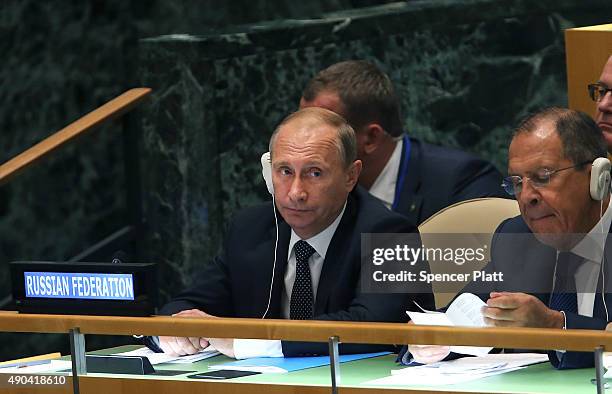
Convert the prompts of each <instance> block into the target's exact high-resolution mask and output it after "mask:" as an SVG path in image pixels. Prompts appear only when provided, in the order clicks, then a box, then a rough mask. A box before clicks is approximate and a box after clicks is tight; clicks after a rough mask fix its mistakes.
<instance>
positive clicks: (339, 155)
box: [160, 108, 433, 358]
mask: <svg viewBox="0 0 612 394" xmlns="http://www.w3.org/2000/svg"><path fill="white" fill-rule="evenodd" d="M270 154H271V162H270V164H271V177H272V184H273V190H271V192H272V193H273V196H274V203H275V205H270V204H264V205H261V206H256V207H252V208H249V209H246V210H244V211H242V212H240V213H239V214H238V215H237V216H236V218H235V219H234V221H233V222H232V225H231V227H230V229H229V233H228V235H227V237H226V242H225V245H224V249H223V252H222V253H221V255H220V256H218V257H217V258H216V259H215V260H214V261H213V262H212V263H210V264H208V265H206V266H204V267H203V268H202V271H201V273H200V275H199V277H198V278H197V279H196V280H195V281H194V286H193V287H192V288H191V289H189V290H187V291H185V292H183V293H182V294H180V295H179V296H177V297H176V298H175V299H174V300H172V301H171V302H170V303H169V304H167V305H166V306H164V307H163V308H162V311H161V312H162V313H163V314H175V315H177V316H201V317H204V318H212V317H215V316H217V317H250V318H262V317H265V318H291V319H316V320H351V321H386V322H401V321H404V320H405V317H404V316H405V310H406V309H408V308H411V309H412V308H413V305H412V302H411V301H412V299H415V300H416V301H417V302H419V303H421V302H423V303H425V304H426V305H432V304H433V297H432V295H431V293H424V294H422V295H416V296H415V295H405V294H366V293H363V292H362V291H361V288H360V274H361V258H360V254H361V249H360V247H361V234H363V233H378V232H382V233H396V232H415V231H417V230H416V228H415V227H414V226H410V225H409V224H407V223H406V221H405V219H404V218H403V217H401V216H400V215H397V214H395V213H392V212H389V211H388V210H387V209H386V208H385V207H384V206H383V205H382V204H381V203H380V202H379V201H378V200H376V199H375V198H373V197H372V196H370V195H369V194H368V193H367V192H366V191H364V190H362V189H361V188H359V187H357V188H355V185H356V184H357V179H358V177H359V173H360V171H361V162H360V161H359V160H356V158H355V156H356V141H355V135H354V131H353V129H352V128H351V127H350V126H349V125H348V124H347V123H346V121H345V120H344V119H342V117H340V116H339V115H337V114H335V113H333V112H331V111H328V110H325V109H322V108H309V109H305V110H301V111H298V112H296V113H294V114H292V115H290V116H288V117H287V118H286V119H285V120H284V121H283V122H282V123H281V124H280V126H279V127H278V128H277V129H276V131H275V132H274V133H273V135H272V137H271V139H270ZM266 165H268V163H266ZM269 189H272V188H270V187H269ZM277 212H278V213H279V214H280V215H279V217H278V219H277ZM277 220H278V223H275V222H276V221H277ZM209 343H210V344H212V345H213V346H214V347H215V348H216V349H217V350H219V351H221V352H222V353H224V354H226V355H228V356H231V357H236V358H249V357H259V356H272V357H276V356H294V355H304V354H326V352H327V345H326V344H319V343H300V342H287V341H282V342H281V341H263V340H250V339H219V338H177V337H160V346H161V348H162V349H163V350H164V351H165V352H167V353H172V354H191V353H195V352H197V351H198V350H200V349H202V348H204V347H206V346H208V344H209ZM372 349H373V348H372V347H369V346H367V345H366V346H363V345H352V346H351V345H341V349H340V351H341V352H363V351H368V350H372Z"/></svg>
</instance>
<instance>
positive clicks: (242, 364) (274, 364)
mask: <svg viewBox="0 0 612 394" xmlns="http://www.w3.org/2000/svg"><path fill="white" fill-rule="evenodd" d="M387 354H391V353H390V352H378V353H362V354H344V355H341V356H340V362H341V363H344V362H348V361H355V360H362V359H365V358H372V357H378V356H385V355H387ZM324 365H329V357H328V356H315V357H256V358H249V359H246V360H238V361H232V362H229V363H225V364H219V365H212V366H210V367H209V368H210V369H217V370H218V369H226V370H236V371H252V372H261V373H287V372H293V371H299V370H302V369H307V368H314V367H322V366H324Z"/></svg>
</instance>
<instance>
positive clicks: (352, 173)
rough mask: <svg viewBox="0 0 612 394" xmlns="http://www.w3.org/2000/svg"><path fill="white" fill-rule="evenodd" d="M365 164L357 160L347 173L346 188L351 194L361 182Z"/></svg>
mask: <svg viewBox="0 0 612 394" xmlns="http://www.w3.org/2000/svg"><path fill="white" fill-rule="evenodd" d="M362 167H363V164H362V163H361V160H355V161H354V162H353V163H352V164H351V165H350V166H349V168H348V169H347V171H346V175H347V177H346V188H347V190H348V191H349V192H350V191H351V190H353V188H354V187H355V185H356V184H357V181H358V180H359V175H360V174H361V168H362Z"/></svg>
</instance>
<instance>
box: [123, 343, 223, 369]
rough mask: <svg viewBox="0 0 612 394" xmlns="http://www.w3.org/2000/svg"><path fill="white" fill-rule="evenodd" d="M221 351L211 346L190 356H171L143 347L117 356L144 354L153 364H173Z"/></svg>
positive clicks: (207, 356) (187, 361)
mask: <svg viewBox="0 0 612 394" xmlns="http://www.w3.org/2000/svg"><path fill="white" fill-rule="evenodd" d="M219 354H221V353H219V352H218V351H217V350H215V349H214V348H213V347H211V346H209V347H207V348H206V349H204V350H202V351H201V352H198V353H196V354H192V355H190V356H170V355H168V354H166V353H155V352H154V351H153V350H151V349H149V348H147V347H141V348H138V349H136V350H132V351H129V352H123V353H116V354H115V355H116V356H144V357H146V358H148V359H149V362H150V363H151V365H156V364H162V363H171V364H192V363H195V362H196V361H200V360H204V359H207V358H210V357H214V356H217V355H219Z"/></svg>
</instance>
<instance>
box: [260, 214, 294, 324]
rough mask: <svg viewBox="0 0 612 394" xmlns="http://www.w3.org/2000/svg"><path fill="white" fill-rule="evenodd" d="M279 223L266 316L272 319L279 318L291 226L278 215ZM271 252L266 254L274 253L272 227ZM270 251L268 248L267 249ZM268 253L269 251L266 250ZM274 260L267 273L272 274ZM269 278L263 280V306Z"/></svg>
mask: <svg viewBox="0 0 612 394" xmlns="http://www.w3.org/2000/svg"><path fill="white" fill-rule="evenodd" d="M279 219H280V220H279V223H278V248H277V250H276V267H275V268H274V283H273V285H272V299H271V301H270V310H269V312H268V314H267V315H266V317H268V318H273V319H281V318H282V316H281V299H282V295H283V292H284V291H285V286H284V283H285V270H286V269H287V255H288V250H289V239H290V237H291V228H290V227H289V225H287V223H285V222H284V221H283V220H282V218H281V217H280V215H279ZM271 241H272V246H271V248H272V249H271V252H272V253H270V254H268V255H269V256H271V255H272V254H273V253H274V243H275V241H276V229H274V228H273V229H272V232H271ZM268 251H270V249H268ZM267 253H269V252H267ZM273 263H274V261H273V260H272V261H270V264H269V268H268V269H267V272H268V274H269V275H272V265H273ZM270 280H271V278H270V277H269V276H268V278H267V280H266V281H265V284H266V285H265V288H266V294H265V305H264V310H265V307H266V306H267V303H268V296H269V291H270V287H269V286H270Z"/></svg>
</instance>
